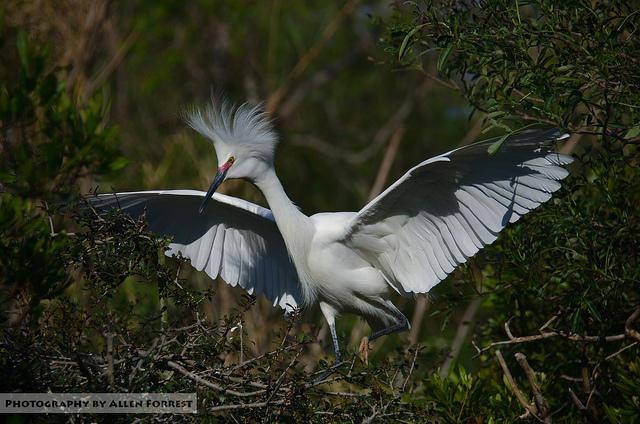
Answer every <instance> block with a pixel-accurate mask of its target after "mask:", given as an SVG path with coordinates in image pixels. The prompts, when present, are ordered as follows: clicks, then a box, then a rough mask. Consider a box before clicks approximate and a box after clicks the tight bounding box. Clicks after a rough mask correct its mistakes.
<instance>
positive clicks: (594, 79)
mask: <svg viewBox="0 0 640 424" xmlns="http://www.w3.org/2000/svg"><path fill="white" fill-rule="evenodd" d="M460 3H465V2H459V1H444V2H436V1H423V2H419V3H418V5H417V6H416V9H415V12H414V17H413V19H412V22H411V23H410V24H409V23H406V22H405V23H403V24H402V26H399V27H398V29H399V30H398V31H396V32H395V33H394V34H393V37H394V38H395V39H396V40H399V39H400V37H403V38H402V42H401V43H400V44H399V45H400V47H399V49H398V55H399V56H400V57H401V59H402V60H403V61H404V62H406V63H408V64H411V65H412V66H417V67H419V68H424V66H426V65H428V61H427V60H425V53H428V52H430V51H433V50H434V49H435V51H437V52H438V59H437V68H436V69H437V72H438V73H440V74H441V75H442V76H444V77H447V78H452V79H455V81H456V84H457V85H459V87H460V88H461V90H462V91H463V93H464V95H465V97H466V98H467V99H468V100H469V102H470V103H471V104H473V106H474V107H475V108H476V109H478V110H480V111H483V112H485V113H486V114H487V120H488V123H489V126H488V127H487V128H488V129H489V128H493V127H496V128H503V129H508V130H511V129H516V128H518V125H521V123H522V122H523V121H524V122H544V123H547V124H550V125H554V126H558V127H560V128H565V129H568V130H570V131H571V132H573V133H586V134H589V133H598V134H600V133H601V134H604V135H606V136H608V137H612V138H615V139H618V140H621V139H624V138H628V139H631V138H634V139H637V134H635V133H636V131H635V130H630V129H629V128H631V127H634V128H636V127H637V124H638V122H639V121H640V119H639V113H640V109H639V105H638V94H637V93H638V92H639V91H640V79H639V78H638V72H637V71H636V69H637V66H638V61H637V56H636V55H635V53H634V52H637V51H638V50H639V49H640V43H639V41H638V37H636V36H635V33H636V29H637V26H638V24H640V14H638V13H637V8H638V3H637V2H635V1H598V2H586V1H582V0H570V1H563V2H557V1H552V0H532V1H530V0H516V1H515V2H514V1H511V0H488V1H482V2H478V3H480V4H481V5H480V6H462V5H460ZM466 3H469V4H472V3H474V2H466ZM456 4H457V5H458V7H454V6H455V5H456ZM402 28H406V30H404V31H403V30H402ZM396 42H397V41H396ZM409 46H412V47H413V48H412V49H409ZM409 52H411V54H409ZM427 72H430V70H427Z"/></svg>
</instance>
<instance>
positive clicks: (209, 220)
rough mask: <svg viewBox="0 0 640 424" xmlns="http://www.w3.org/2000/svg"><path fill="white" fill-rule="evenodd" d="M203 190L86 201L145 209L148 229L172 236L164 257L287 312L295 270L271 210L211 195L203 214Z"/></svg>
mask: <svg viewBox="0 0 640 424" xmlns="http://www.w3.org/2000/svg"><path fill="white" fill-rule="evenodd" d="M205 194H206V193H205V192H202V191H195V190H165V191H142V192H129V193H114V194H102V195H99V196H96V197H90V198H88V199H87V200H88V201H89V202H90V203H91V204H92V205H93V206H94V207H95V208H97V209H98V210H106V209H110V208H114V207H115V208H120V209H122V210H123V211H125V212H126V213H128V214H129V215H131V216H132V217H136V218H137V217H139V216H140V215H142V214H143V213H146V220H147V222H148V225H149V229H150V230H151V231H153V232H155V233H157V234H160V235H163V236H170V237H172V238H173V240H172V243H171V244H170V245H169V249H168V250H167V252H166V254H167V256H172V255H177V254H178V253H180V254H182V256H183V257H185V258H188V259H190V260H191V265H193V266H194V267H195V268H196V269H197V270H198V271H205V272H206V273H207V275H209V276H210V277H211V278H213V279H215V278H217V277H218V276H220V277H221V278H222V279H223V280H224V281H225V282H226V283H227V284H229V285H230V286H234V287H235V286H236V285H239V286H240V287H242V288H244V289H245V290H246V291H247V292H249V293H250V294H253V293H255V294H256V295H257V294H263V295H264V296H265V297H266V298H267V299H269V300H270V301H272V302H273V306H276V305H278V306H280V307H281V308H282V309H285V310H286V311H287V312H290V311H292V310H293V309H295V308H297V307H300V306H301V302H302V297H301V293H300V284H299V281H298V275H297V272H296V269H295V267H294V265H293V263H292V262H291V259H290V258H289V254H288V253H287V249H286V246H285V244H284V240H283V239H282V235H281V234H280V231H279V230H278V227H277V226H276V223H275V221H274V218H273V214H272V213H271V211H270V210H269V209H265V208H263V207H261V206H258V205H255V204H253V203H250V202H247V201H245V200H242V199H238V198H234V197H230V196H225V195H223V194H219V193H215V194H214V195H213V197H212V199H211V201H210V203H209V205H208V206H207V209H206V210H205V211H204V213H203V214H202V215H200V214H199V213H198V207H199V206H200V203H201V202H202V198H203V197H204V195H205Z"/></svg>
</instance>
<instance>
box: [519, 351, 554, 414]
mask: <svg viewBox="0 0 640 424" xmlns="http://www.w3.org/2000/svg"><path fill="white" fill-rule="evenodd" d="M515 357H516V360H517V361H518V363H519V364H520V367H522V369H523V370H524V373H525V374H526V376H527V380H529V384H530V385H531V390H533V399H534V401H535V403H536V409H537V410H538V412H539V414H540V417H541V418H542V420H543V422H545V423H550V422H551V417H549V405H548V404H547V401H546V400H545V398H544V396H542V392H541V391H540V385H539V384H538V379H537V378H536V375H535V373H534V372H533V370H532V369H531V367H530V366H529V362H527V357H526V356H525V355H524V354H523V353H520V352H518V353H516V354H515Z"/></svg>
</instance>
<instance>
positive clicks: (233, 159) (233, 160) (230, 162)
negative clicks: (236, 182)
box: [227, 156, 236, 165]
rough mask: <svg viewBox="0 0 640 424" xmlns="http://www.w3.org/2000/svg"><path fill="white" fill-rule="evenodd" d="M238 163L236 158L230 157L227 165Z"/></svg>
mask: <svg viewBox="0 0 640 424" xmlns="http://www.w3.org/2000/svg"><path fill="white" fill-rule="evenodd" d="M235 161H236V158H234V157H233V156H230V157H229V159H228V160H227V163H229V165H233V162H235Z"/></svg>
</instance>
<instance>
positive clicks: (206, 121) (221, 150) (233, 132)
mask: <svg viewBox="0 0 640 424" xmlns="http://www.w3.org/2000/svg"><path fill="white" fill-rule="evenodd" d="M186 120H187V123H188V124H189V125H190V126H191V128H193V129H194V130H196V131H198V132H199V133H200V134H202V135H203V136H205V137H206V138H208V139H209V140H210V141H211V142H212V143H213V147H214V148H215V150H216V156H217V157H218V169H217V171H216V176H215V178H214V179H213V182H212V183H211V186H210V187H209V190H208V191H207V195H206V196H205V198H204V200H203V202H202V205H201V206H200V213H202V212H203V211H204V209H205V207H206V204H207V202H208V201H209V199H210V198H211V196H212V195H213V193H214V192H215V191H216V189H217V188H218V187H219V186H220V184H222V182H223V181H224V180H227V179H233V178H243V179H246V180H249V181H252V182H255V181H256V180H258V179H259V178H260V176H261V175H264V174H265V172H266V171H267V170H268V169H269V168H271V167H272V166H273V156H274V153H275V149H276V145H277V143H278V137H277V136H276V133H275V131H274V130H273V126H272V124H271V121H270V119H269V117H268V116H267V115H266V113H265V112H264V111H263V109H262V107H261V106H260V105H257V106H249V105H247V104H246V103H245V104H242V105H240V106H234V105H232V104H230V103H229V102H227V101H224V100H223V101H217V100H215V99H214V100H212V101H211V103H210V104H209V105H208V106H207V107H206V108H204V109H193V110H192V111H190V112H188V113H187V114H186Z"/></svg>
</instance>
